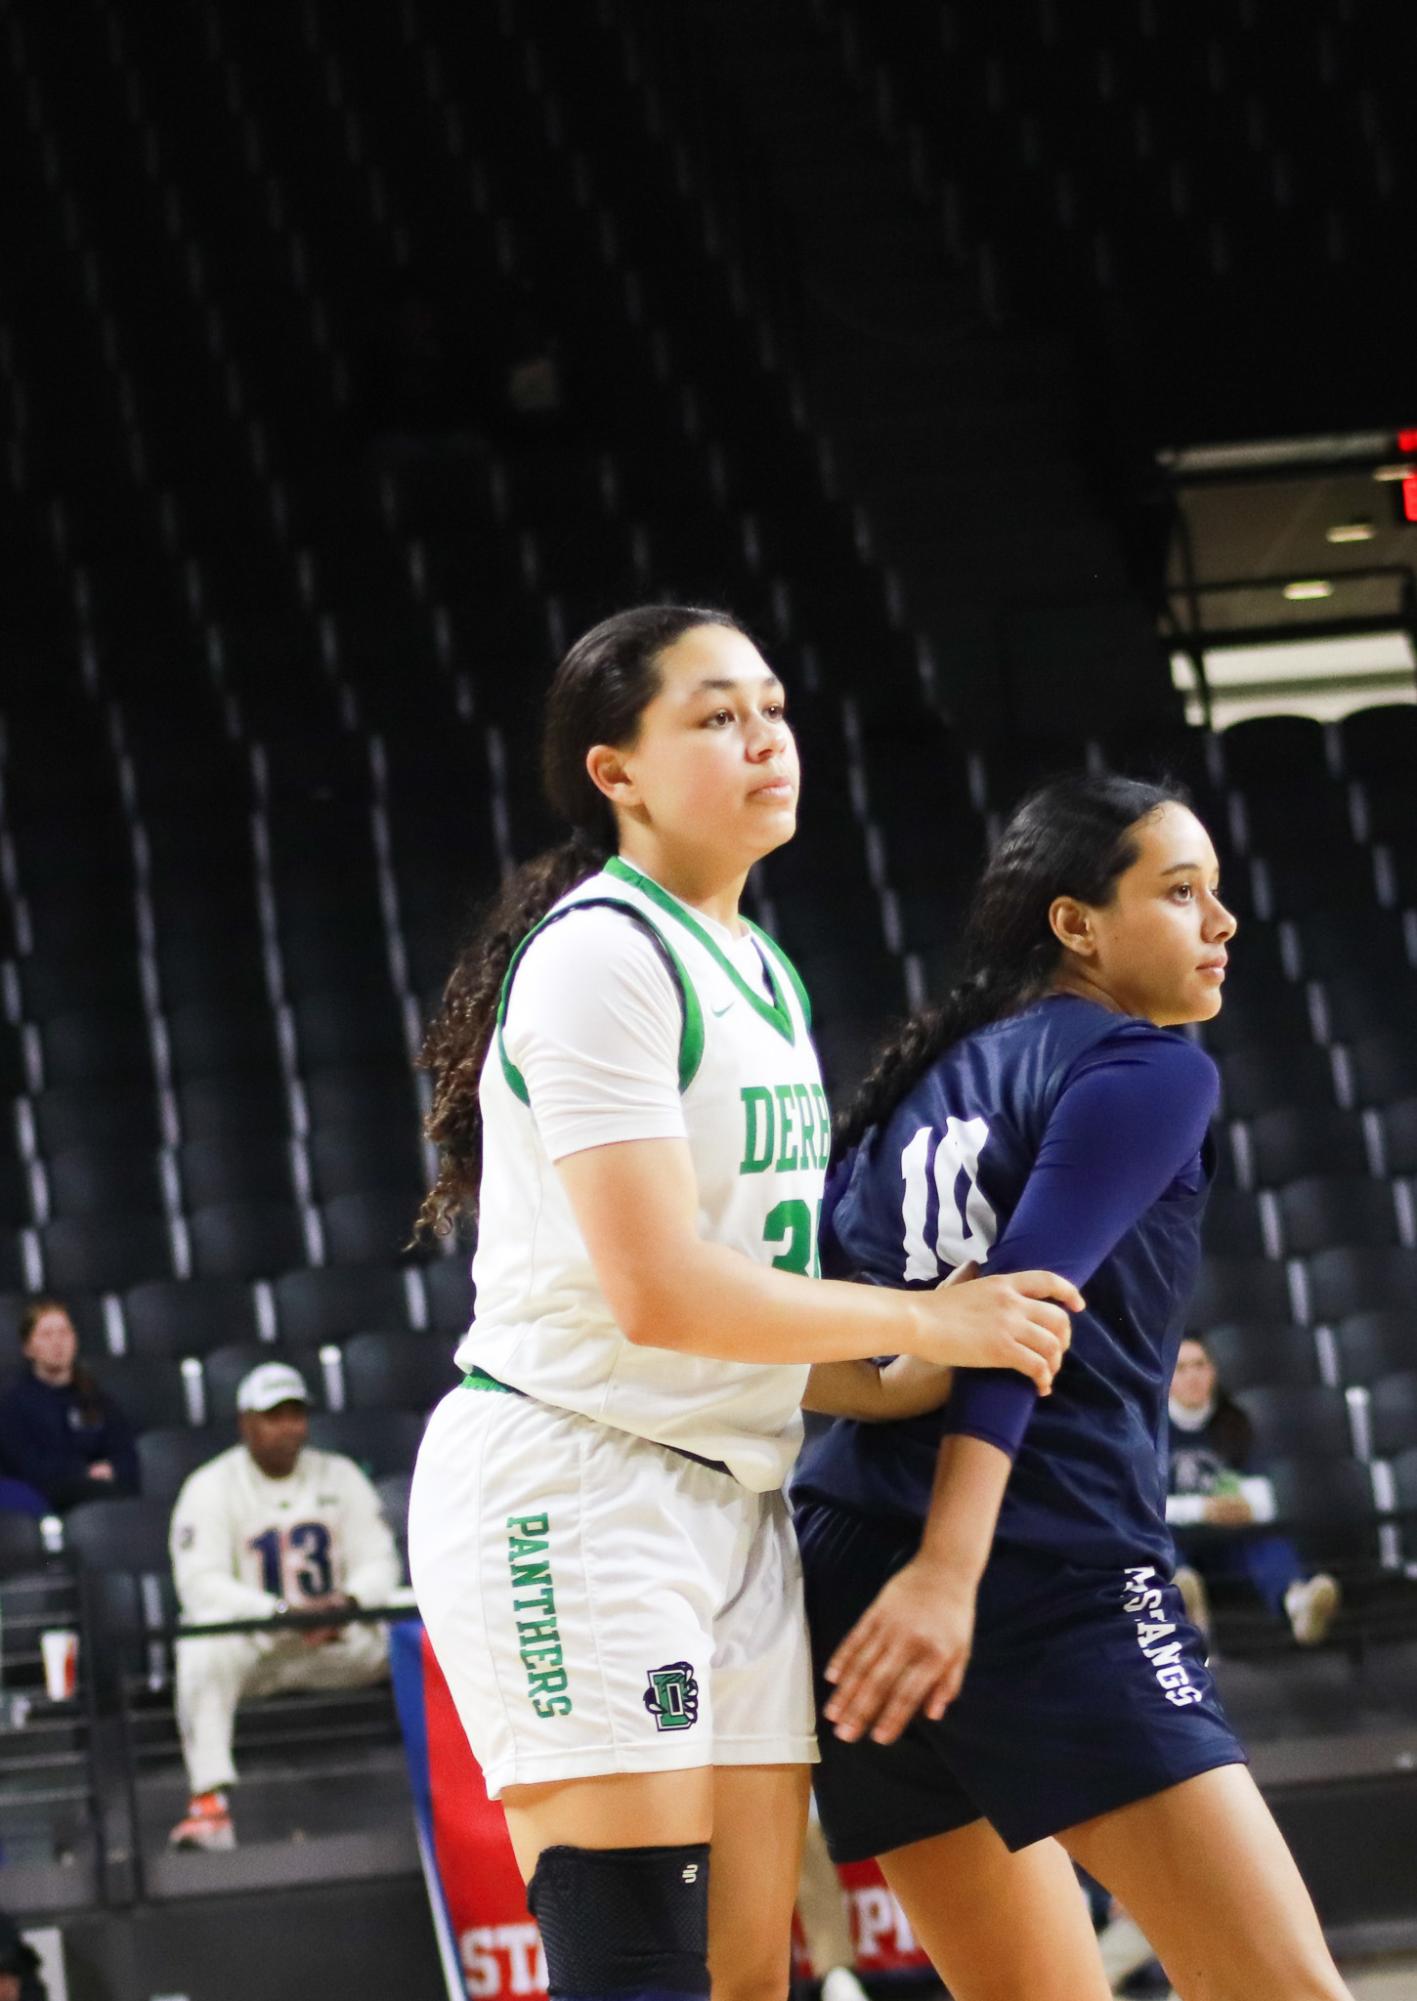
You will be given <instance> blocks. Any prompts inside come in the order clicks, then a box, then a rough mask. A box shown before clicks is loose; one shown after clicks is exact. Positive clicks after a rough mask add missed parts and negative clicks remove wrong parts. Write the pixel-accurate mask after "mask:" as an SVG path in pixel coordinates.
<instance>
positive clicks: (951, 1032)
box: [836, 772, 1188, 1152]
mask: <svg viewBox="0 0 1417 2001" xmlns="http://www.w3.org/2000/svg"><path fill="white" fill-rule="evenodd" d="M1173 803H1174V804H1177V805H1185V804H1187V803H1188V802H1187V799H1186V794H1185V791H1184V789H1183V788H1182V787H1180V786H1177V785H1169V784H1165V783H1161V784H1149V783H1147V782H1145V781H1144V780H1141V779H1136V778H1120V777H1117V776H1116V775H1115V774H1113V773H1111V772H1107V773H1103V774H1102V775H1100V776H1096V777H1094V776H1090V775H1086V774H1081V773H1080V774H1078V775H1076V776H1071V777H1066V778H1056V779H1053V780H1051V781H1050V782H1049V783H1048V784H1046V785H1041V786H1039V788H1038V790H1037V791H1035V792H1032V793H1030V794H1029V796H1028V797H1027V798H1026V799H1025V800H1024V801H1023V803H1022V804H1021V805H1020V806H1018V807H1017V808H1016V810H1015V812H1014V814H1013V817H1012V818H1011V819H1010V821H1009V823H1008V825H1007V827H1005V829H1004V832H1003V835H1002V836H1001V838H1000V841H999V845H998V846H997V847H996V848H995V850H994V852H993V854H992V855H991V856H990V857H989V860H988V862H987V863H986V865H985V868H984V873H983V875H982V876H981V877H980V879H979V885H978V888H977V889H976V890H975V892H974V899H973V901H972V903H971V904H970V908H969V915H968V917H967V918H966V920H965V927H964V939H963V953H964V977H963V978H962V980H961V981H960V983H959V985H958V986H956V987H954V988H952V989H951V991H950V992H949V993H948V994H947V995H946V996H945V998H944V999H943V1000H942V1001H939V1002H935V1003H933V1004H931V1005H929V1006H926V1007H923V1008H919V1009H917V1010H916V1012H915V1013H914V1014H912V1015H911V1016H910V1018H909V1020H908V1021H906V1022H905V1023H904V1025H903V1026H902V1028H901V1029H900V1031H899V1033H898V1034H897V1035H895V1036H893V1037H892V1038H891V1040H890V1041H889V1042H887V1043H886V1044H884V1046H883V1047H882V1048H881V1049H880V1050H879V1051H878V1052H877V1055H876V1060H875V1062H874V1063H873V1065H872V1067H871V1069H870V1070H869V1071H868V1073H867V1075H866V1077H865V1079H864V1081H863V1082H862V1084H861V1087H860V1089H859V1090H858V1091H857V1093H856V1096H855V1097H854V1098H853V1099H852V1101H851V1103H850V1104H849V1105H848V1106H847V1108H846V1110H845V1111H844V1112H843V1113H842V1114H841V1116H840V1118H839V1119H838V1121H837V1128H836V1145H837V1150H838V1151H839V1152H843V1151H845V1149H846V1148H847V1147H849V1146H852V1145H854V1144H855V1142H856V1141H857V1140H858V1139H860V1137H861V1135H862V1134H863V1133H864V1132H865V1131H866V1130H867V1128H868V1127H870V1126H874V1125H879V1124H881V1123H882V1121H883V1120H885V1119H886V1118H887V1117H888V1116H889V1114H890V1113H891V1112H892V1111H893V1110H894V1108H895V1106H896V1105H897V1104H899V1102H900V1100H901V1099H902V1098H903V1097H904V1096H905V1094H906V1092H907V1091H908V1090H909V1089H910V1087H911V1085H912V1084H913V1083H914V1082H915V1080H916V1078H917V1077H920V1076H923V1075H924V1073H925V1071H926V1070H928V1069H929V1067H930V1065H931V1064H932V1063H933V1062H934V1061H935V1058H936V1057H937V1056H939V1055H941V1054H942V1053H943V1052H944V1051H945V1050H946V1049H949V1048H951V1047H952V1046H953V1045H954V1044H955V1043H956V1042H958V1041H960V1040H961V1038H962V1037H964V1036H966V1035H972V1034H973V1033H974V1031H975V1030H976V1029H979V1028H984V1027H985V1026H987V1024H988V1023H989V1022H991V1021H1000V1020H1002V1019H1003V1017H1004V1016H1005V1015H1010V1014H1017V1013H1018V1012H1019V1011H1020V1009H1022V1008H1025V1007H1027V1006H1028V1005H1029V1004H1030V1003H1031V1002H1032V1001H1035V1000H1037V999H1038V998H1039V997H1040V995H1042V994H1043V993H1045V992H1046V991H1047V989H1048V985H1049V983H1050V981H1051V979H1052V976H1053V974H1054V972H1055V970H1056V968H1057V964H1058V955H1059V953H1060V952H1061V950H1062V947H1061V946H1060V945H1059V943H1058V940H1057V939H1056V938H1055V937H1054V935H1053V932H1052V929H1051V927H1050V925H1049V922H1048V911H1049V908H1050V906H1051V905H1052V903H1053V901H1054V899H1055V898H1056V897H1059V896H1075V897H1076V898H1077V899H1078V901H1079V902H1081V903H1091V904H1104V903H1107V902H1108V901H1109V900H1110V898H1111V895H1112V890H1113V886H1114V885H1115V883H1116V880H1117V878H1118V876H1119V875H1122V874H1123V873H1124V872H1125V871H1126V870H1127V869H1129V868H1130V867H1131V865H1132V863H1133V862H1134V861H1135V860H1136V857H1137V844H1136V840H1135V837H1134V829H1135V827H1136V825H1137V823H1138V821H1140V820H1145V819H1147V818H1148V817H1149V816H1150V815H1151V814H1152V813H1155V812H1158V811H1159V810H1160V808H1161V807H1163V806H1167V805H1171V804H1173Z"/></svg>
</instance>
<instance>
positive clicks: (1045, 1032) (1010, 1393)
mask: <svg viewBox="0 0 1417 2001" xmlns="http://www.w3.org/2000/svg"><path fill="white" fill-rule="evenodd" d="M1216 1092H1217V1083H1216V1073H1215V1067H1214V1065H1213V1064H1212V1062H1211V1061H1210V1059H1209V1057H1207V1056H1206V1055H1205V1053H1204V1052H1203V1051H1202V1050H1201V1049H1199V1048H1198V1047H1197V1046H1196V1045H1195V1044H1194V1043H1192V1042H1190V1041H1189V1040H1188V1039H1187V1038H1186V1037H1185V1036H1183V1035H1180V1034H1177V1033H1176V1032H1174V1031H1172V1030H1167V1029H1158V1028H1154V1027H1153V1026H1152V1025H1151V1024H1150V1023H1148V1022H1144V1021H1138V1020H1134V1019H1132V1018H1131V1017H1128V1016H1119V1015H1117V1014H1115V1013H1112V1012H1110V1011H1109V1010H1107V1009H1105V1008H1103V1007H1101V1006H1099V1005H1097V1004H1096V1003H1094V1002H1091V1001H1087V1000H1083V999H1080V998H1075V997H1073V996H1069V995H1053V996H1050V997H1049V998H1047V999H1045V1000H1042V1001H1040V1002H1038V1003H1036V1004H1035V1005H1034V1006H1033V1007H1031V1008H1029V1009H1027V1010H1026V1011H1025V1012H1023V1013H1022V1014H1018V1015H1013V1016H1010V1017H1008V1018H1007V1019H1005V1020H1003V1021H998V1022H994V1023H991V1024H990V1025H989V1026H988V1027H986V1028H983V1029H981V1030H979V1031H977V1032H976V1033H975V1034H973V1035H969V1036H966V1037H965V1038H964V1039H963V1040H962V1041H960V1042H958V1043H957V1044H955V1045H954V1047H953V1048H951V1049H949V1050H947V1051H946V1052H945V1053H944V1054H943V1055H942V1056H941V1057H939V1058H938V1059H937V1061H936V1062H935V1063H934V1064H933V1065H932V1066H931V1068H930V1069H929V1070H928V1071H927V1072H926V1073H925V1074H924V1076H922V1077H921V1078H920V1079H919V1080H918V1081H917V1082H916V1083H915V1084H914V1085H913V1086H912V1088H911V1089H910V1090H909V1091H908V1092H907V1093H906V1095H905V1096H904V1098H903V1099H902V1100H901V1102H900V1103H899V1104H898V1105H897V1106H896V1107H895V1109H894V1110H893V1112H892V1113H891V1115H890V1116H889V1118H888V1119H887V1120H886V1121H885V1122H884V1124H883V1125H881V1126H878V1127H873V1128H872V1129H871V1130H870V1131H869V1132H868V1133H867V1134H866V1135H865V1137H864V1138H863V1140H862V1141H861V1143H860V1144H859V1146H858V1147H857V1148H856V1149H855V1150H854V1152H853V1153H852V1154H851V1155H850V1156H848V1158H847V1160H846V1161H845V1162H843V1164H842V1166H841V1168H840V1169H839V1170H838V1172H837V1173H836V1174H835V1175H834V1176H833V1181H832V1186H831V1191H830V1192H829V1195H828V1204H829V1212H828V1217H827V1219H826V1224H825V1231H824V1239H823V1256H824V1262H825V1265H826V1268H827V1269H828V1270H830V1271H831V1272H832V1273H833V1274H834V1275H845V1274H847V1273H856V1274H858V1275H859V1276H860V1277H862V1278H863V1279H865V1280H867V1281H869V1282H872V1283H874V1284H877V1285H894V1286H907V1287H909V1286H918V1287H932V1286H935V1285H938V1284H939V1283H940V1281H941V1280H942V1279H943V1278H944V1277H946V1276H948V1274H949V1273H950V1271H951V1270H953V1269H954V1268H955V1267H956V1266H957V1265H961V1264H964V1263H967V1262H969V1261H970V1260H974V1261H976V1262H977V1263H978V1264H979V1266H980V1267H981V1269H982V1270H983V1271H984V1272H995V1271H1020V1270H1025V1269H1030V1268H1033V1267H1043V1268H1046V1269H1049V1270H1052V1271H1056V1272H1059V1273H1061V1274H1062V1275H1063V1276H1064V1277H1067V1278H1070V1279H1072V1280H1073V1281H1074V1283H1075V1284H1077V1285H1078V1286H1079V1287H1080V1288H1081V1289H1082V1291H1083V1293H1084V1295H1085V1297H1086V1302H1087V1304H1086V1310H1085V1311H1084V1312H1082V1313H1079V1314H1076V1315H1075V1316H1074V1317H1073V1323H1072V1325H1073V1338H1072V1346H1071V1349H1070V1352H1069V1354H1068V1355H1067V1357H1066V1359H1065V1361H1064V1363H1063V1366H1062V1368H1061V1370H1060V1371H1059V1373H1058V1376H1057V1378H1056V1380H1055V1382H1054V1386H1053V1393H1052V1395H1051V1396H1049V1397H1046V1398H1041V1399H1037V1400H1035V1407H1034V1408H1033V1409H1032V1411H1031V1414H1029V1415H1028V1421H1027V1429H1026V1431H1024V1433H1023V1437H1022V1442H1021V1444H1019V1447H1018V1451H1017V1455H1016V1457H1015V1460H1014V1467H1013V1472H1012V1475H1011V1477H1010V1480H1009V1485H1008V1490H1007V1493H1006V1495H1005V1498H1004V1504H1003V1509H1002V1512H1001V1515H1000V1518H999V1527H998V1540H999V1541H1000V1542H1001V1543H1003V1544H1011V1545H1015V1546H1018V1547H1021V1548H1027V1549H1034V1550H1046V1551H1052V1552H1055V1553H1056V1554H1057V1555H1059V1556H1060V1557H1066V1558H1067V1559H1068V1560H1070V1561H1071V1562H1073V1563H1079V1564H1099V1565H1116V1564H1136V1563H1138V1562H1144V1561H1147V1560H1148V1559H1152V1558H1155V1559H1157V1560H1158V1561H1160V1562H1163V1563H1164V1564H1166V1565H1167V1566H1168V1568H1169V1565H1170V1563H1171V1560H1172V1558H1171V1537H1170V1532H1169V1531H1168V1529H1167V1526H1166V1443H1167V1441H1166V1423H1167V1412H1166V1400H1167V1390H1168V1386H1169V1384H1170V1380H1171V1374H1172V1369H1173V1367H1174V1363H1175V1358H1176V1350H1177V1348H1178V1346H1179V1343H1180V1339H1181V1335H1182V1332H1183V1326H1184V1320H1183V1316H1184V1313H1185V1308H1186V1305H1187V1302H1188V1300H1189V1296H1190V1292H1191V1289H1192V1286H1193V1284H1194V1281H1195V1277H1196V1271H1197V1266H1198V1263H1199V1257H1200V1242H1199V1232H1200V1222H1201V1216H1202V1212H1203V1210H1204V1206H1205V1198H1206V1194H1207V1186H1208V1179H1209V1168H1208V1158H1207V1156H1208V1148H1209V1142H1208V1139H1207V1128H1208V1125H1209V1121H1210V1118H1211V1116H1212V1114H1213V1112H1214V1109H1215V1101H1216ZM985 1384H989V1385H990V1387H991V1389H997V1390H998V1391H999V1392H1001V1393H1002V1396H1003V1398H1004V1399H1005V1401H1007V1400H1010V1399H1012V1400H1014V1401H1015V1403H1017V1401H1018V1399H1019V1398H1023V1397H1026V1398H1032V1392H1031V1391H1030V1390H1028V1389H1027V1386H1026V1385H1025V1384H1024V1379H1023V1378H1021V1377H1019V1376H1017V1375H1014V1374H1013V1373H1012V1372H1009V1371H975V1370H961V1371H960V1372H959V1373H958V1375H957V1377H956V1387H955V1394H954V1396H953V1397H952V1399H951V1402H950V1404H949V1405H947V1406H946V1408H945V1409H944V1410H943V1411H938V1412H934V1413H932V1414H931V1415H929V1416H927V1417H922V1418H915V1419H911V1420H909V1421H907V1422H904V1423H899V1424H889V1425H871V1424H858V1423H855V1422H853V1421H851V1420H848V1419H839V1420H838V1421H837V1422H836V1423H834V1424H833V1425H831V1426H830V1428H829V1429H828V1430H826V1431H825V1432H824V1433H822V1434H821V1435H820V1436H819V1437H818V1438H817V1439H815V1440H814V1441H813V1443H812V1444H811V1445H810V1446H809V1447H808V1449H807V1452H806V1453H805V1455H804V1457H803V1459H802V1461H801V1462H800V1465H799V1471H798V1475H797V1478H796V1481H795V1483H794V1492H795V1494H796V1495H798V1496H803V1495H807V1496H813V1497H816V1498H819V1499H821V1500H824V1501H827V1502H831V1503H835V1504H836V1505H838V1506H842V1507H846V1508H851V1509H855V1510H857V1511H859V1512H862V1513H865V1514H871V1515H875V1514H884V1515H894V1516H898V1517H899V1516H904V1517H907V1518H915V1519H923V1517H924V1515H925V1513H926V1511H927V1508H928V1505H929V1498H930V1488H931V1482H932V1479H933V1474H934V1467H935V1460H936V1457H937V1453H938V1447H939V1443H940V1439H941V1437H942V1436H943V1434H944V1432H945V1431H946V1430H950V1429H954V1430H965V1431H974V1432H976V1433H977V1435H980V1436H985V1437H989V1436H993V1435H994V1433H993V1432H992V1431H991V1429H990V1427H989V1425H988V1424H987V1423H982V1424H977V1423H974V1422H972V1421H971V1419H970V1416H969V1408H970V1404H971V1400H973V1402H974V1403H976V1404H978V1403H980V1402H981V1401H982V1399H983V1397H984V1395H985V1391H984V1385H985ZM1021 1423H1022V1421H1020V1428H1021Z"/></svg>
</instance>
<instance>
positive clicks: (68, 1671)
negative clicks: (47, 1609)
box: [39, 1630, 79, 1702]
mask: <svg viewBox="0 0 1417 2001" xmlns="http://www.w3.org/2000/svg"><path fill="white" fill-rule="evenodd" d="M39 1650H40V1654H41V1655H42V1657H43V1660H44V1691H45V1694H46V1695H47V1696H48V1697H49V1700H50V1701H51V1702H72V1701H73V1699H74V1693H75V1690H76V1689H77V1687H78V1685H79V1636H78V1634H77V1633H75V1632H72V1631H67V1630H66V1631H62V1632H60V1631H54V1632H48V1633H41V1634H40V1636H39Z"/></svg>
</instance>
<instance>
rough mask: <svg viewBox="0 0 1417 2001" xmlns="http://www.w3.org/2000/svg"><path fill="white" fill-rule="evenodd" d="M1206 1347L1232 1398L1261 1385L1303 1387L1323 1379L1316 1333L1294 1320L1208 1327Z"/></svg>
mask: <svg viewBox="0 0 1417 2001" xmlns="http://www.w3.org/2000/svg"><path fill="white" fill-rule="evenodd" d="M1205 1345H1206V1349H1207V1351H1208V1353H1209V1355H1210V1358H1211V1360H1212V1361H1213V1362H1214V1364H1215V1368H1216V1373H1217V1375H1218V1376H1219V1378H1220V1381H1221V1382H1222V1383H1223V1384H1224V1386H1225V1388H1226V1389H1227V1390H1228V1391H1229V1392H1230V1393H1231V1394H1232V1395H1233V1394H1235V1393H1236V1392H1237V1391H1240V1390H1250V1389H1254V1388H1255V1387H1256V1386H1257V1385H1259V1384H1288V1385H1300V1386H1303V1385H1309V1384H1317V1383H1318V1382H1319V1380H1320V1377H1319V1358H1318V1351H1317V1349H1316V1348H1315V1346H1314V1336H1313V1332H1312V1330H1311V1329H1310V1328H1308V1327H1296V1326H1294V1324H1293V1323H1292V1321H1273V1320H1231V1321H1225V1322H1222V1323H1221V1324H1220V1325H1219V1326H1216V1327H1207V1328H1206V1330H1205Z"/></svg>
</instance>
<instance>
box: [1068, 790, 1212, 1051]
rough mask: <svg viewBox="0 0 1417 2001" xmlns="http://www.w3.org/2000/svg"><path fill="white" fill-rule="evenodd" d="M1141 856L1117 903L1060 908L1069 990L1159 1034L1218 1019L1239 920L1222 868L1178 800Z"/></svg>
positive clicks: (1146, 835)
mask: <svg viewBox="0 0 1417 2001" xmlns="http://www.w3.org/2000/svg"><path fill="white" fill-rule="evenodd" d="M1133 833H1134V837H1135V840H1136V844H1137V858H1136V860H1135V861H1134V862H1133V863H1132V865H1131V867H1130V868H1128V869H1126V870H1124V872H1123V873H1122V874H1121V875H1120V876H1119V877H1118V878H1117V881H1116V885H1115V889H1114V892H1113V896H1112V900H1111V901H1110V902H1109V903H1105V904H1080V903H1076V902H1074V901H1073V900H1072V899H1070V898H1060V899H1059V901H1058V902H1057V903H1056V904H1055V905H1054V912H1055V924H1056V926H1057V928H1058V935H1059V937H1060V938H1061V939H1062V942H1063V944H1064V946H1065V947H1066V948H1067V949H1066V950H1065V952H1064V958H1063V965H1064V968H1065V970H1066V976H1067V978H1066V983H1067V984H1068V986H1069V987H1070V988H1073V989H1075V990H1079V991H1084V992H1095V993H1097V995H1098V997H1099V998H1101V999H1104V1000H1107V1001H1110V1002H1111V1003H1112V1004H1113V1005H1114V1006H1116V1007H1118V1008H1120V1009H1121V1010H1122V1012H1123V1013H1125V1014H1131V1015H1137V1016H1140V1017H1141V1019H1142V1020H1144V1021H1152V1022H1155V1023H1156V1024H1157V1026H1158V1027H1160V1028H1172V1027H1175V1026H1176V1025H1177V1024H1178V1023H1180V1022H1185V1021H1209V1020H1210V1019H1211V1017H1212V1016H1213V1015H1216V1014H1219V1012H1220V1002H1221V987H1222V985H1223V983H1224V979H1225V961H1226V951H1225V947H1226V943H1227V941H1228V940H1229V939H1231V938H1232V937H1233V936H1234V935H1235V919H1234V918H1233V917H1232V916H1231V914H1230V912H1229V911H1228V910H1227V909H1226V908H1225V905H1224V904H1223V903H1222V902H1221V901H1220V898H1219V895H1218V894H1217V888H1218V884H1219V881H1220V865H1219V863H1218V862H1217V861H1216V858H1215V849H1214V848H1213V847H1212V846H1211V841H1210V836H1209V834H1207V832H1206V830H1205V828H1204V827H1203V826H1202V825H1201V823H1200V821H1199V820H1198V819H1197V818H1196V816H1195V814H1194V813H1192V812H1191V810H1190V809H1189V807H1186V806H1181V805H1177V804H1175V803H1171V804H1168V805H1165V806H1163V807H1161V808H1160V810H1159V811H1158V812H1156V813H1153V814H1151V815H1149V816H1148V818H1147V819H1145V820H1143V821H1140V822H1139V823H1138V825H1137V826H1136V827H1135V829H1134V830H1133Z"/></svg>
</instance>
